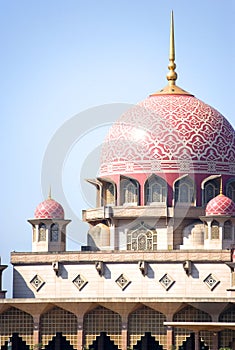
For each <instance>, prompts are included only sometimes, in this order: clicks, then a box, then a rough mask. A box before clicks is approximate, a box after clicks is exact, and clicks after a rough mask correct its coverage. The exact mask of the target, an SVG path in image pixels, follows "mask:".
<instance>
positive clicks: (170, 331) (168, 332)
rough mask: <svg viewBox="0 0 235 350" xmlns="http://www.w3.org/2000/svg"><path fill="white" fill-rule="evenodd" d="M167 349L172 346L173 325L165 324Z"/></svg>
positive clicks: (169, 349)
mask: <svg viewBox="0 0 235 350" xmlns="http://www.w3.org/2000/svg"><path fill="white" fill-rule="evenodd" d="M166 339H167V349H168V350H172V349H173V346H174V330H173V327H171V326H167V329H166Z"/></svg>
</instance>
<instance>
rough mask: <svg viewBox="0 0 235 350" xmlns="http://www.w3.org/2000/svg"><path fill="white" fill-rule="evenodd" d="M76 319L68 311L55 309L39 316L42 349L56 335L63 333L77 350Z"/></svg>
mask: <svg viewBox="0 0 235 350" xmlns="http://www.w3.org/2000/svg"><path fill="white" fill-rule="evenodd" d="M77 328H78V326H77V318H76V316H75V315H74V314H72V313H71V312H69V311H66V310H63V309H61V308H59V307H55V308H53V309H51V310H50V311H48V312H46V313H45V314H43V315H42V316H41V341H42V344H43V348H45V347H46V346H47V345H48V343H49V342H51V341H52V340H53V339H54V338H55V335H56V333H63V336H64V337H65V338H66V340H67V341H68V342H69V343H70V344H71V345H72V346H73V348H74V349H77Z"/></svg>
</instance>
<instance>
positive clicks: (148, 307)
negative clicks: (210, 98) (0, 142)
mask: <svg viewBox="0 0 235 350" xmlns="http://www.w3.org/2000/svg"><path fill="white" fill-rule="evenodd" d="M168 68H169V72H168V74H167V80H168V84H167V86H166V87H164V88H163V89H161V90H160V91H157V92H155V93H152V94H151V95H150V96H149V97H147V98H146V99H145V100H144V101H142V102H140V103H138V104H137V105H136V106H134V107H132V108H130V109H129V110H128V111H127V112H126V113H124V114H123V115H122V116H120V118H119V119H118V120H117V121H116V122H115V123H114V124H113V126H112V127H111V129H110V131H109V133H108V135H107V137H106V138H105V140H104V143H103V147H102V151H101V160H100V170H99V176H98V177H97V178H96V179H89V180H88V181H89V182H90V183H91V184H92V185H93V186H94V189H95V191H96V193H97V203H96V207H95V208H92V209H88V210H84V211H83V220H84V221H85V222H87V223H88V225H89V229H88V234H87V245H86V246H83V247H81V251H66V227H67V225H68V224H69V222H70V220H68V219H66V218H65V214H64V210H63V207H62V205H61V204H59V203H58V202H56V201H55V200H54V199H52V198H51V195H49V197H48V199H46V200H45V201H43V202H42V203H40V204H39V205H38V206H37V208H36V210H35V213H34V217H33V218H32V219H30V220H28V222H29V224H30V225H31V227H32V252H12V253H11V264H12V265H13V298H11V299H7V298H5V292H4V291H3V290H2V286H1V285H0V298H1V299H0V348H1V350H7V349H11V350H16V349H17V350H29V349H45V350H54V349H56V350H82V349H87V350H88V349H89V350H92V349H93V350H101V349H102V350H118V349H119V350H130V349H131V350H147V349H148V350H173V349H177V350H194V349H195V350H199V349H200V350H203V349H204V350H217V349H222V348H223V349H224V348H230V349H235V299H234V297H235V272H234V267H235V254H234V248H235V203H234V201H235V131H234V129H233V127H232V126H231V124H230V123H229V122H228V121H227V120H226V119H225V117H223V116H222V114H220V113H219V112H218V111H217V110H215V109H214V108H213V107H211V106H209V105H207V104H206V103H204V102H202V101H200V100H199V99H197V98H196V97H195V96H194V95H193V94H192V93H190V92H187V91H185V90H183V89H181V88H180V87H179V86H177V85H176V81H177V73H176V64H175V49H174V23H173V14H172V17H171V30H170V53H169V66H168ZM5 268H6V266H5V265H1V266H0V280H1V274H2V272H3V270H4V269H5Z"/></svg>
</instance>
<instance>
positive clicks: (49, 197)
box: [48, 185, 51, 199]
mask: <svg viewBox="0 0 235 350" xmlns="http://www.w3.org/2000/svg"><path fill="white" fill-rule="evenodd" d="M48 199H51V185H50V187H49V193H48Z"/></svg>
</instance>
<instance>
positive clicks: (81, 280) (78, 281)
mask: <svg viewBox="0 0 235 350" xmlns="http://www.w3.org/2000/svg"><path fill="white" fill-rule="evenodd" d="M73 283H74V284H75V286H76V287H77V288H78V289H79V290H82V288H84V287H85V285H86V284H87V283H88V281H87V280H86V279H85V277H83V276H82V275H81V274H79V275H77V277H75V279H74V280H73Z"/></svg>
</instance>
